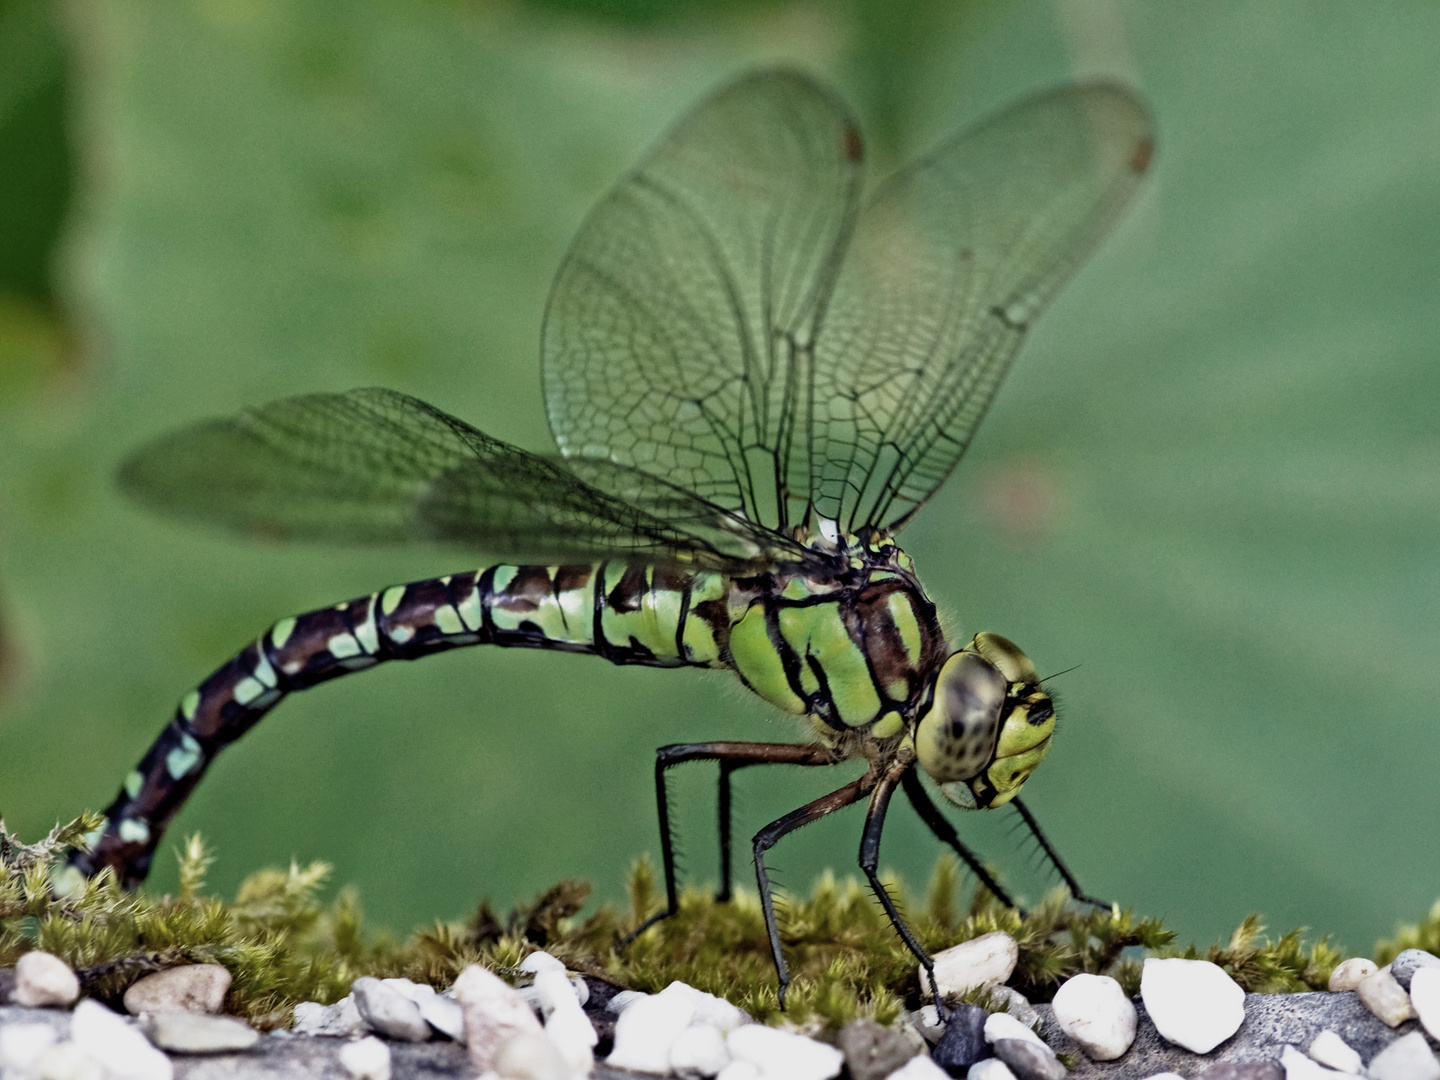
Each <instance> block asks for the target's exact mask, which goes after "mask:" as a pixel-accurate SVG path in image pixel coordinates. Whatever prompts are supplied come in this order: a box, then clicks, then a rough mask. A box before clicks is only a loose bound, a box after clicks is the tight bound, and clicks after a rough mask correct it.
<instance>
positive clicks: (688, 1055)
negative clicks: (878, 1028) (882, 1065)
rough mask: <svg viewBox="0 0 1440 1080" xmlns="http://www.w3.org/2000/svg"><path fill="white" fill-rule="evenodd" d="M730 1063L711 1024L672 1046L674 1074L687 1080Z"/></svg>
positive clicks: (688, 1030)
mask: <svg viewBox="0 0 1440 1080" xmlns="http://www.w3.org/2000/svg"><path fill="white" fill-rule="evenodd" d="M729 1064H730V1051H728V1050H726V1049H725V1036H724V1035H722V1034H721V1033H720V1031H719V1030H718V1029H717V1028H714V1027H712V1026H710V1025H709V1024H691V1025H690V1026H689V1027H688V1028H686V1029H685V1030H684V1031H682V1032H681V1033H680V1034H679V1035H677V1036H676V1037H675V1041H674V1042H672V1043H671V1044H670V1071H671V1072H673V1073H675V1074H677V1075H679V1076H683V1077H686V1078H687V1080H694V1078H695V1077H699V1076H714V1075H716V1074H717V1073H719V1072H720V1070H721V1069H723V1068H725V1066H726V1065H729ZM855 1080H860V1078H859V1077H856V1078H855Z"/></svg>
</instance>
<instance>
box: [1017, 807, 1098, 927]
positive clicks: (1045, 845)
mask: <svg viewBox="0 0 1440 1080" xmlns="http://www.w3.org/2000/svg"><path fill="white" fill-rule="evenodd" d="M1010 804H1011V805H1012V806H1014V807H1015V809H1016V810H1019V811H1020V816H1021V817H1022V818H1024V819H1025V824H1026V825H1027V826H1028V827H1029V829H1030V832H1031V834H1032V835H1033V836H1034V837H1035V839H1036V840H1038V841H1039V842H1040V847H1041V848H1042V849H1043V850H1044V852H1045V856H1046V857H1047V858H1048V859H1049V860H1050V865H1052V866H1053V867H1055V869H1056V870H1058V871H1059V872H1060V876H1061V877H1062V878H1064V879H1065V884H1066V886H1068V887H1069V889H1070V895H1071V896H1073V897H1074V898H1075V899H1076V900H1079V901H1080V902H1081V903H1084V904H1094V905H1095V906H1096V907H1099V908H1106V909H1109V908H1111V907H1112V906H1113V905H1111V904H1107V903H1106V902H1105V901H1104V900H1097V899H1095V897H1093V896H1091V895H1089V894H1088V893H1086V892H1084V891H1083V890H1082V889H1081V888H1080V882H1078V881H1076V880H1075V875H1074V874H1072V873H1071V872H1070V868H1069V867H1068V866H1066V865H1065V862H1064V860H1063V859H1061V858H1060V855H1059V853H1058V852H1057V851H1056V850H1055V848H1054V847H1053V846H1052V845H1051V843H1050V841H1049V840H1047V839H1046V838H1045V834H1044V833H1043V832H1041V831H1040V823H1039V822H1037V821H1036V820H1035V815H1034V814H1032V813H1030V811H1029V809H1028V808H1027V807H1026V806H1025V804H1024V803H1022V802H1021V801H1020V800H1019V799H1011V800H1010Z"/></svg>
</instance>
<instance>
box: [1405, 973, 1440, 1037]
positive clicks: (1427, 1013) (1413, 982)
mask: <svg viewBox="0 0 1440 1080" xmlns="http://www.w3.org/2000/svg"><path fill="white" fill-rule="evenodd" d="M1410 1006H1411V1008H1413V1009H1414V1010H1415V1015H1416V1016H1418V1017H1420V1023H1422V1024H1424V1025H1425V1030H1426V1031H1428V1032H1429V1033H1430V1035H1431V1037H1432V1038H1435V1039H1440V968H1437V967H1429V966H1426V967H1422V968H1419V969H1417V970H1416V971H1415V973H1414V975H1413V976H1412V977H1411V979H1410Z"/></svg>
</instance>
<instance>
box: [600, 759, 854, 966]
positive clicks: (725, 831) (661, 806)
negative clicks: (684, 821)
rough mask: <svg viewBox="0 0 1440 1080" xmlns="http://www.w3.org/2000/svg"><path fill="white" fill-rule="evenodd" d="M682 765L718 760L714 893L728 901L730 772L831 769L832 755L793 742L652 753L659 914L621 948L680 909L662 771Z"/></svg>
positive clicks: (650, 919) (634, 933)
mask: <svg viewBox="0 0 1440 1080" xmlns="http://www.w3.org/2000/svg"><path fill="white" fill-rule="evenodd" d="M686 761H719V762H720V870H721V879H722V880H721V883H720V894H719V895H717V896H716V899H717V900H728V899H729V898H730V773H731V772H733V771H734V770H736V769H743V768H744V767H745V766H747V765H833V764H835V761H836V759H835V755H834V754H833V753H832V752H831V751H829V750H827V749H826V748H825V747H823V746H817V745H813V744H811V745H797V744H794V743H751V742H708V743H673V744H671V745H670V746H662V747H660V749H659V750H657V751H655V809H656V814H657V816H658V817H659V819H660V859H661V864H662V865H663V867H664V870H665V910H664V911H661V912H658V913H656V914H654V915H651V916H650V918H648V919H646V920H645V921H644V922H642V923H641V924H640V925H639V926H637V927H636V928H635V929H634V930H632V931H630V933H628V934H626V935H625V937H624V938H623V939H622V940H621V942H620V947H621V948H622V949H623V948H624V947H625V946H627V945H629V944H630V943H631V942H632V941H634V940H635V939H636V938H637V937H639V936H640V935H641V934H643V933H644V932H645V931H646V930H648V929H650V927H652V926H654V925H655V924H656V923H657V922H659V921H660V920H661V919H668V918H669V917H670V916H672V915H674V914H675V913H676V912H677V911H679V910H680V892H679V889H678V888H677V885H676V880H675V844H674V841H673V839H672V836H671V832H670V791H669V788H668V787H667V786H666V784H665V770H666V769H669V768H670V767H671V766H673V765H679V764H682V763H683V762H686Z"/></svg>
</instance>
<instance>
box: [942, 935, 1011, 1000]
mask: <svg viewBox="0 0 1440 1080" xmlns="http://www.w3.org/2000/svg"><path fill="white" fill-rule="evenodd" d="M1019 959H1020V946H1019V945H1017V944H1016V943H1015V939H1014V938H1012V937H1011V936H1010V935H1009V934H1007V933H1005V931H1003V930H996V931H995V932H993V933H990V934H981V935H980V936H979V937H977V938H972V939H971V940H969V941H965V942H961V943H960V944H959V945H956V946H954V947H953V948H949V949H946V950H944V951H943V952H938V953H936V954H935V956H934V958H933V961H934V964H935V983H936V985H937V986H939V988H940V995H941V996H942V997H949V996H950V995H951V994H966V993H969V992H970V991H971V990H974V989H975V988H976V987H977V986H986V985H989V984H993V985H996V986H998V985H1000V984H1001V983H1003V982H1005V981H1006V980H1007V979H1009V978H1010V976H1011V974H1012V973H1013V972H1014V971H1015V963H1016V961H1018V960H1019ZM919 974H920V993H921V994H922V995H923V996H925V997H926V998H929V997H930V996H931V994H930V976H929V975H928V974H926V972H925V968H924V967H923V966H922V967H920V968H919Z"/></svg>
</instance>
